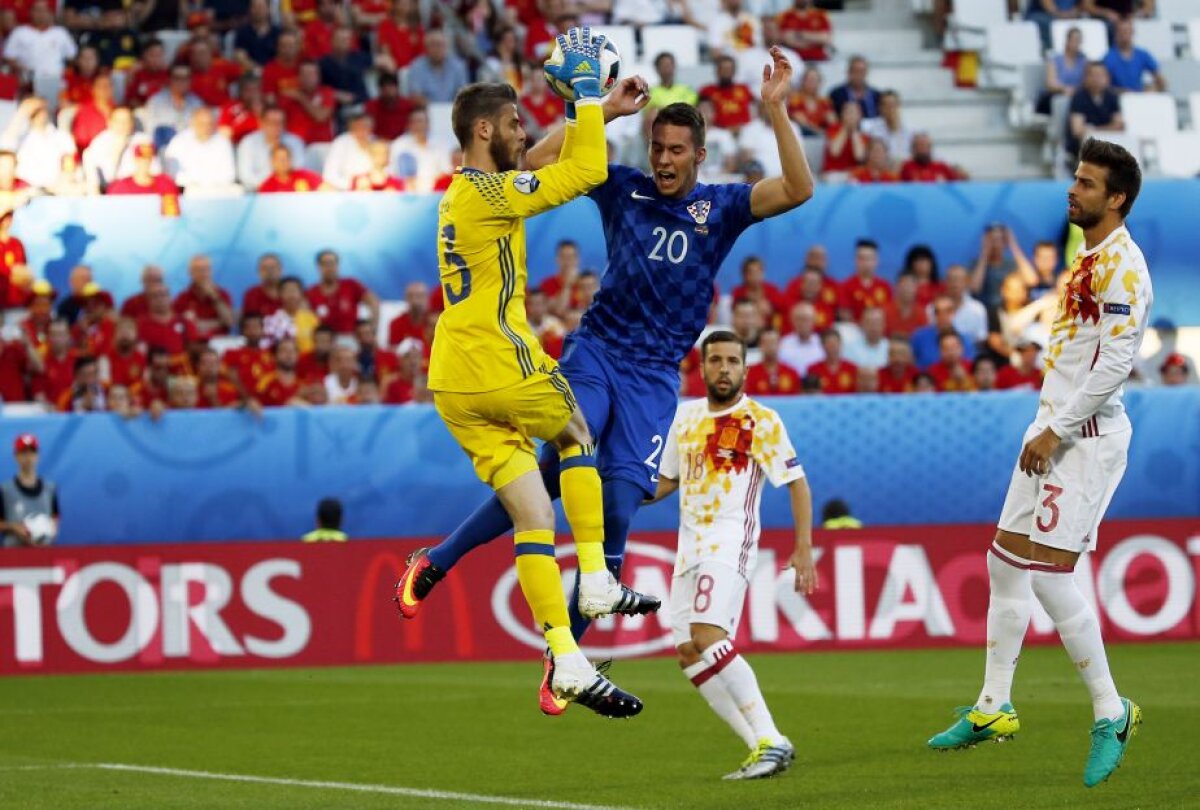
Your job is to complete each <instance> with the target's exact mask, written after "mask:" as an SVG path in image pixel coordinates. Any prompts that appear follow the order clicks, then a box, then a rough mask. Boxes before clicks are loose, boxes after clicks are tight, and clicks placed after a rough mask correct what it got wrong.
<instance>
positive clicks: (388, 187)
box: [350, 141, 405, 191]
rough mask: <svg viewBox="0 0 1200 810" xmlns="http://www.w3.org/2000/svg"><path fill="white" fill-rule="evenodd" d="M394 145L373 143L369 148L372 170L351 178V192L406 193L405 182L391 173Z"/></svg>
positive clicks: (382, 142)
mask: <svg viewBox="0 0 1200 810" xmlns="http://www.w3.org/2000/svg"><path fill="white" fill-rule="evenodd" d="M391 148H392V145H391V144H390V143H388V142H387V141H372V142H371V143H370V144H369V145H368V146H367V155H368V156H369V157H370V158H371V170H370V171H369V172H367V173H366V174H356V175H354V177H351V178H350V190H351V191H404V190H405V185H404V181H403V180H401V179H400V178H399V177H396V176H395V175H394V174H392V173H391V171H390V169H391V166H392V160H391V157H392V155H391Z"/></svg>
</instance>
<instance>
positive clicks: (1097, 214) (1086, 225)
mask: <svg viewBox="0 0 1200 810" xmlns="http://www.w3.org/2000/svg"><path fill="white" fill-rule="evenodd" d="M1076 206H1078V213H1076V214H1075V216H1074V217H1071V216H1070V214H1068V215H1067V220H1068V221H1069V222H1070V223H1071V224H1072V225H1076V226H1078V227H1080V228H1082V229H1083V230H1085V231H1086V230H1089V229H1090V228H1094V227H1096V226H1097V225H1099V224H1100V220H1102V219H1104V209H1099V210H1093V211H1087V210H1085V209H1084V208H1083V206H1081V205H1079V203H1076Z"/></svg>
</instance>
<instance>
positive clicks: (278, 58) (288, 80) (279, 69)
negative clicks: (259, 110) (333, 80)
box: [262, 29, 319, 104]
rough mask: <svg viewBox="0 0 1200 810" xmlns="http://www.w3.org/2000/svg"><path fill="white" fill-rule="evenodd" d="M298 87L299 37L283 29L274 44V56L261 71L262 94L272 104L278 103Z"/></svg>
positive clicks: (293, 32)
mask: <svg viewBox="0 0 1200 810" xmlns="http://www.w3.org/2000/svg"><path fill="white" fill-rule="evenodd" d="M318 75H319V74H318ZM298 87H300V38H299V36H298V35H297V34H296V32H295V31H291V30H286V29H285V30H284V31H282V32H280V34H279V41H278V42H276V44H275V58H274V59H272V60H271V61H270V62H267V64H266V66H265V67H264V68H263V71H262V88H263V95H264V96H266V98H267V101H269V102H271V103H272V104H280V103H282V102H283V100H284V98H285V97H286V96H287V94H288V93H289V92H291V91H292V90H295V89H297V88H298Z"/></svg>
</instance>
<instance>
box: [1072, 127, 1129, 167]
mask: <svg viewBox="0 0 1200 810" xmlns="http://www.w3.org/2000/svg"><path fill="white" fill-rule="evenodd" d="M1084 138H1095V139H1097V140H1100V141H1108V142H1109V143H1115V144H1116V145H1117V146H1123V147H1125V148H1126V149H1127V150H1129V153H1130V154H1131V155H1133V156H1134V157H1135V158H1137V159H1138V160H1139V161H1140V160H1141V159H1142V139H1141V138H1139V137H1138V136H1136V135H1131V134H1129V133H1128V132H1110V131H1107V130H1088V132H1087V133H1086V134H1085V135H1084Z"/></svg>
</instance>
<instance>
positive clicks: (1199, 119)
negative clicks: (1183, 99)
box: [1188, 91, 1200, 130]
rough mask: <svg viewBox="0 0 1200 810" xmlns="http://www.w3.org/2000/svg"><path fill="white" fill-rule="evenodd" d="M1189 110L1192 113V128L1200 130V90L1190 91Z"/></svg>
mask: <svg viewBox="0 0 1200 810" xmlns="http://www.w3.org/2000/svg"><path fill="white" fill-rule="evenodd" d="M1188 112H1190V113H1191V114H1192V129H1196V130H1200V91H1198V92H1193V93H1188Z"/></svg>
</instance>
